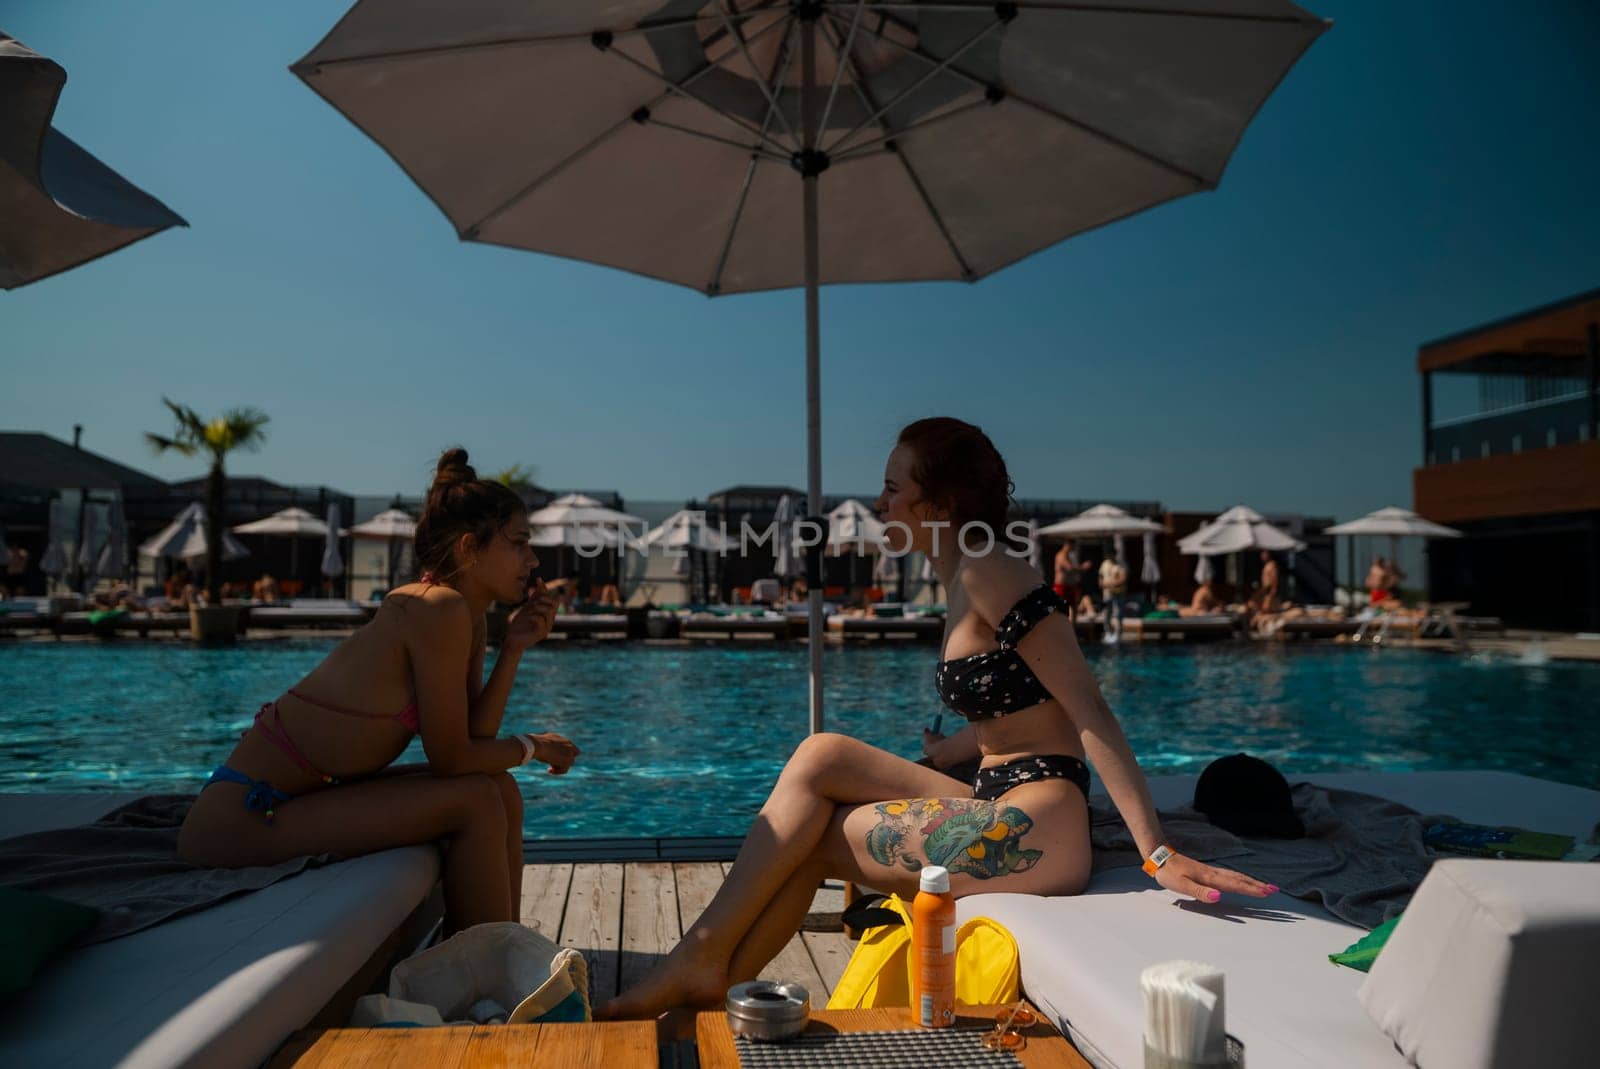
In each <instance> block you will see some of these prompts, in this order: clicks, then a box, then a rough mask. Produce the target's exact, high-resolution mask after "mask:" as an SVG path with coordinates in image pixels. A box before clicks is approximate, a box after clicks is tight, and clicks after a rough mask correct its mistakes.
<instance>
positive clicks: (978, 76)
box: [293, 0, 1326, 731]
mask: <svg viewBox="0 0 1600 1069" xmlns="http://www.w3.org/2000/svg"><path fill="white" fill-rule="evenodd" d="M1324 29H1326V23H1324V22H1323V21H1322V20H1321V19H1319V18H1316V17H1315V16H1313V15H1311V14H1309V13H1307V12H1306V11H1304V10H1302V9H1301V8H1299V7H1297V6H1295V5H1294V4H1292V3H1289V2H1287V0H1188V2H1186V3H1184V4H1182V5H1181V6H1163V5H1161V4H1153V3H1150V2H1149V0H1109V2H1106V0H1101V2H1096V3H1087V2H1082V3H1079V2H1069V0H1027V2H1023V3H1009V2H1007V3H977V2H973V0H942V2H930V3H913V2H906V0H795V2H791V3H782V4H779V3H773V2H771V0H615V2H612V3H606V4H596V3H593V2H592V0H546V2H543V3H538V4H532V3H528V2H527V0H474V2H473V3H470V4H454V5H444V4H437V5H418V4H416V3H414V2H412V0H359V2H357V3H356V4H355V6H354V7H352V8H351V9H350V10H349V11H348V12H347V13H346V14H345V16H344V17H343V18H342V19H340V20H339V22H338V24H337V25H335V26H334V28H333V29H332V30H331V31H329V33H328V35H327V36H326V37H325V38H323V40H322V41H321V42H320V43H319V44H318V45H317V46H316V47H315V48H314V49H312V51H311V52H310V53H309V54H308V55H307V56H305V58H303V59H302V60H300V62H298V63H296V64H295V65H294V67H293V70H294V72H295V73H296V74H298V75H299V76H300V77H301V78H302V79H304V80H305V82H306V84H307V85H309V86H311V88H312V89H313V90H315V91H316V92H317V93H318V94H320V95H321V96H322V97H323V98H324V99H325V100H327V101H328V102H329V103H330V104H332V105H333V106H334V107H336V108H338V109H339V110H340V111H341V112H343V113H344V114H345V115H346V116H347V117H348V118H349V119H350V120H351V121H352V122H354V123H355V124H356V125H357V126H358V127H360V128H361V129H362V130H364V131H365V132H367V133H368V134H369V135H371V136H372V137H373V138H374V140H376V141H378V142H379V143H380V144H381V145H382V146H383V148H384V149H385V151H387V152H388V153H389V155H390V156H391V157H393V158H394V160H395V161H396V162H397V163H399V165H400V166H401V167H402V168H403V169H404V170H405V171H406V173H407V174H409V175H410V176H411V177H412V178H413V179H414V180H415V181H416V182H417V184H418V185H419V186H420V187H421V188H422V189H423V191H424V192H426V193H427V195H428V196H429V197H430V198H431V199H432V200H433V202H434V203H435V204H436V205H438V207H439V208H440V210H441V211H443V212H444V213H445V215H446V216H448V217H449V219H450V221H451V224H452V225H453V226H454V227H455V229H456V231H457V233H458V234H459V235H460V236H461V237H462V238H463V239H464V240H468V241H483V242H487V243H490V244H496V245H507V246H512V247H516V248H525V249H533V250H537V251H541V252H547V253H552V254H555V255H558V256H566V257H571V258H574V259H580V260H587V261H591V262H596V263H602V264H608V265H610V266H613V267H619V268H622V269H624V270H628V271H633V272H637V273H639V274H642V275H647V276H649V277H652V278H659V279H664V280H667V281H671V282H676V283H679V284H681V285H685V286H691V287H693V288H695V289H697V290H699V291H701V292H703V293H707V294H710V295H718V294H728V293H741V292H750V291H755V290H767V289H775V288H783V287H788V286H800V285H803V286H804V287H805V291H806V301H805V324H806V469H807V471H806V488H807V502H808V508H809V512H810V514H811V515H812V516H814V517H815V516H818V515H819V513H820V512H821V510H822V444H821V373H820V341H819V336H820V308H819V298H818V287H819V286H820V285H821V284H822V283H838V282H886V281H907V280H931V279H957V280H962V281H968V282H971V281H975V280H977V279H979V278H982V277H984V276H985V275H988V274H991V273H993V272H995V271H998V270H999V269H1000V268H1002V267H1005V266H1006V265H1008V264H1010V263H1012V262H1014V261H1016V260H1019V259H1021V258H1023V257H1025V256H1028V255H1030V254H1031V253H1034V252H1036V251H1038V250H1039V249H1042V248H1045V247H1046V246H1049V245H1052V244H1054V243H1055V242H1057V241H1060V240H1062V239H1064V238H1067V237H1070V236H1071V235H1073V234H1077V233H1081V232H1083V231H1086V230H1092V229H1094V228H1096V227H1099V226H1102V225H1104V224H1106V223H1108V222H1111V221H1113V220H1116V219H1120V218H1123V217H1124V216H1127V215H1131V214H1133V213H1135V212H1139V211H1142V210H1144V209H1145V208H1149V207H1152V206H1154V205H1156V204H1160V203H1163V202H1165V201H1168V200H1172V199H1174V198H1176V197H1181V196H1184V195H1187V194H1189V193H1194V192H1199V191H1202V190H1207V189H1211V188H1213V187H1214V186H1215V185H1216V184H1217V182H1218V181H1219V180H1220V178H1221V176H1222V171H1223V168H1224V167H1225V166H1226V164H1227V162H1228V158H1229V157H1230V156H1231V155H1232V153H1233V150H1234V147H1235V146H1236V145H1237V144H1238V141H1239V138H1240V136H1241V135H1242V134H1243V132H1244V128H1245V127H1246V126H1247V125H1248V124H1249V122H1250V120H1251V118H1253V117H1254V115H1255V113H1256V111H1257V109H1258V108H1260V107H1261V105H1262V103H1263V102H1264V101H1265V100H1266V98H1267V96H1268V95H1269V94H1270V93H1271V92H1272V90H1273V88H1274V87H1275V86H1276V85H1277V84H1278V83H1279V82H1280V81H1281V80H1282V78H1283V77H1284V76H1285V74H1287V72H1288V70H1289V68H1290V67H1292V66H1293V65H1294V62H1295V61H1296V60H1297V59H1298V58H1299V57H1300V55H1301V53H1302V52H1304V50H1305V49H1306V48H1307V47H1308V46H1309V45H1310V44H1311V42H1312V41H1314V40H1315V39H1316V37H1317V35H1318V34H1320V33H1322V31H1323V30H1324ZM819 587H820V584H813V586H812V590H811V599H810V614H809V615H810V628H809V634H810V640H811V654H810V656H811V727H812V730H813V731H817V730H820V729H821V727H822V646H823V643H822V635H823V620H822V591H821V589H819Z"/></svg>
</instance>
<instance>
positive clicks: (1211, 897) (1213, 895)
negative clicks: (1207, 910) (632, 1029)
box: [1206, 891, 1222, 902]
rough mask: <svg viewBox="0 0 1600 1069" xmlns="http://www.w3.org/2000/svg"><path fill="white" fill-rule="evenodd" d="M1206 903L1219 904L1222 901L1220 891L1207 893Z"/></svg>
mask: <svg viewBox="0 0 1600 1069" xmlns="http://www.w3.org/2000/svg"><path fill="white" fill-rule="evenodd" d="M1206 901H1207V902H1221V901H1222V892H1221V891H1207V892H1206Z"/></svg>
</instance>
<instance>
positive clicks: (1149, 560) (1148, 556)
mask: <svg viewBox="0 0 1600 1069" xmlns="http://www.w3.org/2000/svg"><path fill="white" fill-rule="evenodd" d="M1200 559H1201V560H1204V559H1205V558H1204V557H1202V558H1200ZM1139 582H1141V583H1143V584H1144V585H1145V586H1149V587H1154V586H1155V585H1156V584H1157V583H1159V582H1161V562H1160V561H1159V560H1157V559H1156V533H1155V532H1154V531H1146V532H1145V533H1144V563H1142V564H1141V565H1139Z"/></svg>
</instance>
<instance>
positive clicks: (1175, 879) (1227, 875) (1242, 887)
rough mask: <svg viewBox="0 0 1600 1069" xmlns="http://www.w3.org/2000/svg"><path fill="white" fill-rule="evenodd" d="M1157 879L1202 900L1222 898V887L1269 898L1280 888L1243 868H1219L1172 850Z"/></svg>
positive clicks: (1240, 893)
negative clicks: (1258, 878)
mask: <svg viewBox="0 0 1600 1069" xmlns="http://www.w3.org/2000/svg"><path fill="white" fill-rule="evenodd" d="M1156 882H1157V883H1159V884H1160V885H1161V886H1162V887H1165V888H1166V889H1167V890H1169V891H1172V892H1175V893H1177V894H1180V895H1188V896H1189V897H1190V898H1195V899H1198V900H1200V901H1201V902H1217V901H1220V900H1221V898H1222V892H1223V891H1231V892H1232V893H1234V894H1237V895H1246V896H1248V897H1250V898H1266V897H1267V896H1268V895H1271V894H1276V893H1277V891H1278V888H1277V885H1275V884H1270V883H1262V882H1261V881H1260V880H1257V879H1252V878H1251V877H1249V876H1246V875H1245V874H1244V873H1242V872H1235V871H1233V870H1232V869H1219V868H1216V867H1215V866H1212V865H1207V864H1205V863H1203V862H1200V861H1196V860H1195V859H1194V858H1192V857H1185V856H1184V855H1182V854H1173V855H1172V857H1171V858H1170V859H1168V861H1167V863H1166V864H1165V865H1162V866H1161V867H1160V868H1159V869H1157V870H1156Z"/></svg>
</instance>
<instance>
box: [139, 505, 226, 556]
mask: <svg viewBox="0 0 1600 1069" xmlns="http://www.w3.org/2000/svg"><path fill="white" fill-rule="evenodd" d="M139 553H140V554H141V555H143V556H146V557H181V558H183V559H184V560H193V559H194V558H196V557H204V556H205V555H206V510H205V506H204V505H202V504H200V503H199V502H198V501H196V502H194V503H192V504H190V505H188V506H187V507H185V508H184V510H183V511H182V512H180V513H178V515H177V518H176V519H174V520H173V521H172V522H171V523H169V524H167V525H166V526H165V527H163V528H162V529H161V530H160V531H158V532H157V533H156V534H155V535H153V536H152V537H150V538H148V539H146V540H145V541H144V542H143V543H141V544H140V546H139ZM249 555H250V551H249V550H248V549H246V548H245V546H244V543H242V542H240V541H239V540H238V539H237V538H235V537H233V532H232V531H223V532H222V559H223V560H225V561H226V560H239V559H241V558H243V557H248V556H249Z"/></svg>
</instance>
